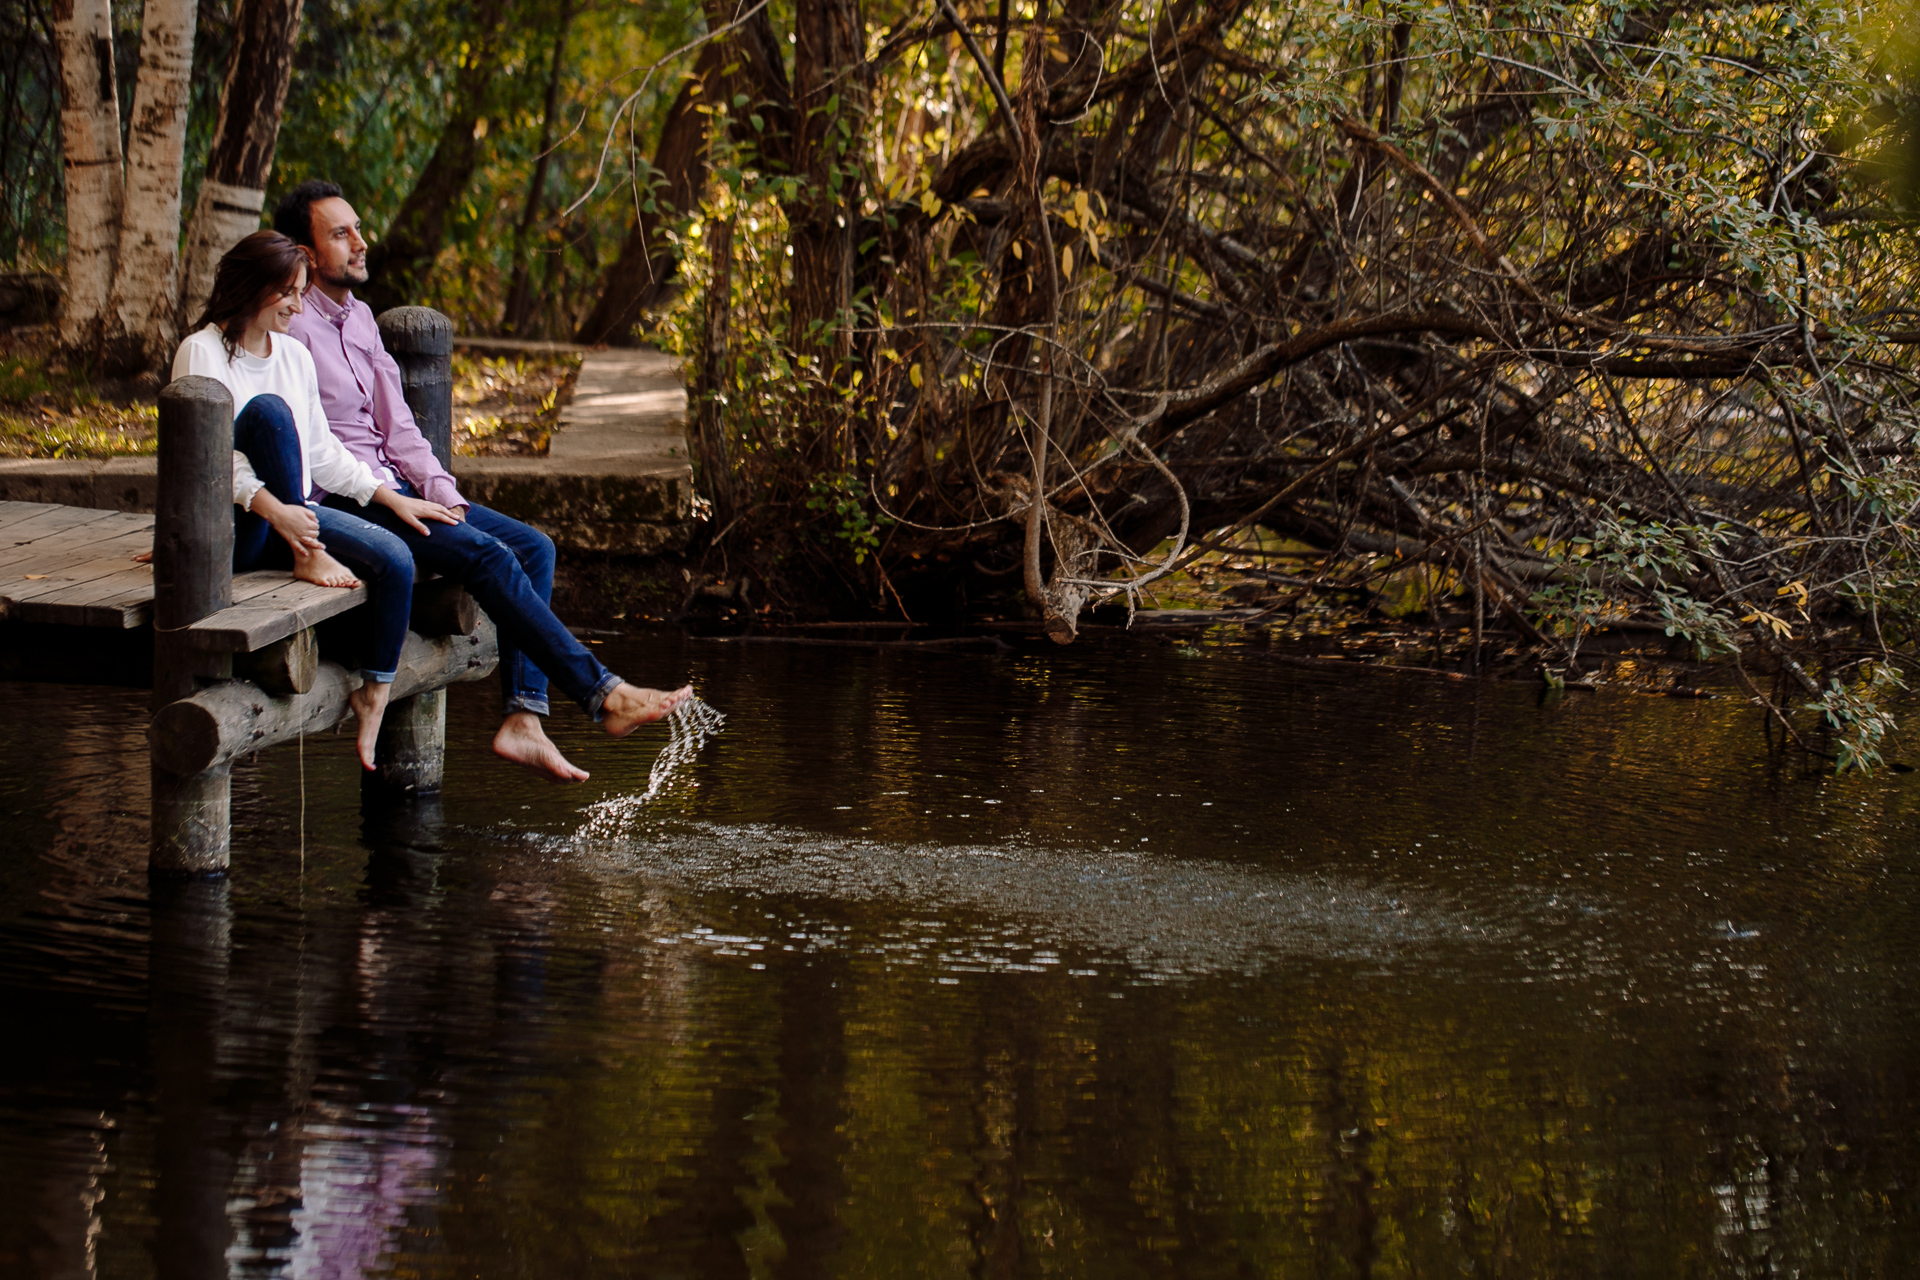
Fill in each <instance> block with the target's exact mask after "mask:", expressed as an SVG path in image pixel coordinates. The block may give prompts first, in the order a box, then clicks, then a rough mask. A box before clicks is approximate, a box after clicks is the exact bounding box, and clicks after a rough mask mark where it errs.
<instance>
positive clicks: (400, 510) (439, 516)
mask: <svg viewBox="0 0 1920 1280" xmlns="http://www.w3.org/2000/svg"><path fill="white" fill-rule="evenodd" d="M373 500H374V501H375V502H377V503H379V504H380V505H381V506H383V507H385V508H386V509H387V510H389V511H391V512H393V514H395V515H397V516H399V517H400V518H401V519H402V520H405V521H406V522H407V523H408V524H409V525H411V526H412V527H413V531H414V532H415V533H417V534H419V535H420V536H421V537H423V538H424V537H428V536H429V534H430V531H429V530H428V528H427V526H426V524H425V523H424V521H427V520H433V521H436V522H438V523H440V524H459V523H460V513H459V512H457V511H455V510H453V509H452V508H451V507H443V506H441V505H440V504H439V503H437V502H428V501H427V500H426V499H425V498H409V497H407V496H406V495H405V494H403V493H401V492H399V491H398V490H397V489H391V488H388V487H387V486H386V485H384V484H383V485H381V486H380V487H379V488H378V489H376V490H374V493H373Z"/></svg>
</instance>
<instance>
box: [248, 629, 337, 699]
mask: <svg viewBox="0 0 1920 1280" xmlns="http://www.w3.org/2000/svg"><path fill="white" fill-rule="evenodd" d="M319 673H320V638H319V636H318V634H317V633H316V632H315V631H314V629H313V628H312V627H302V628H301V629H300V630H298V631H296V632H294V633H293V634H292V635H290V636H288V637H287V638H286V639H285V640H275V641H274V642H273V643H272V644H270V645H268V646H267V647H266V648H264V649H259V650H256V651H255V652H253V653H241V654H235V655H234V659H233V674H234V678H235V679H237V680H245V681H247V682H248V683H250V684H257V685H259V686H260V687H261V688H262V689H264V690H266V691H267V692H268V693H270V694H272V695H273V696H274V697H276V698H284V697H286V696H288V695H289V694H295V693H305V692H307V691H308V690H309V689H311V688H313V681H314V677H316V676H317V675H319Z"/></svg>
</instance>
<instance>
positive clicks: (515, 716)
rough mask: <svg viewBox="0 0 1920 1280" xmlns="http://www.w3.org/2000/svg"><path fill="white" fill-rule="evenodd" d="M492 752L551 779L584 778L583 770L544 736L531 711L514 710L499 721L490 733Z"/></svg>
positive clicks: (585, 772) (585, 777)
mask: <svg viewBox="0 0 1920 1280" xmlns="http://www.w3.org/2000/svg"><path fill="white" fill-rule="evenodd" d="M493 754H495V755H497V756H499V757H500V758H501V759H502V760H511V761H513V762H514V763H515V764H523V765H525V766H526V767H527V768H529V769H531V770H533V771H534V772H535V773H544V774H545V775H547V777H549V778H551V779H553V780H554V781H555V782H585V781H586V780H587V771H586V770H585V769H582V768H579V767H577V766H576V765H574V764H573V763H572V762H571V761H569V760H568V759H567V758H566V757H565V756H563V755H561V754H560V748H558V747H556V746H554V745H553V740H552V739H551V738H549V737H547V730H546V726H544V725H542V724H541V723H540V717H539V716H537V715H535V714H533V712H531V711H515V712H514V713H512V714H511V715H509V716H508V717H507V718H506V719H505V720H502V721H501V722H500V732H498V733H496V734H494V735H493Z"/></svg>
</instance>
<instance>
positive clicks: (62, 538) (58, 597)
mask: <svg viewBox="0 0 1920 1280" xmlns="http://www.w3.org/2000/svg"><path fill="white" fill-rule="evenodd" d="M152 549H153V517H152V516H150V515H129V514H126V513H123V512H118V511H101V510H96V509H94V508H90V507H63V506H57V505H55V504H53V503H47V502H0V621H7V622H37V623H43V624H51V625H54V626H67V627H104V628H107V629H110V630H132V629H134V628H138V627H144V626H148V625H150V624H151V623H152V621H153V567H152V566H151V565H147V564H140V563H136V562H135V561H134V559H133V557H134V556H135V555H136V554H138V553H140V552H143V551H151V550H152ZM366 598H367V589H366V588H365V587H364V586H360V587H353V588H350V589H345V590H343V589H341V588H338V587H317V586H314V585H313V584H312V583H308V582H301V581H298V580H297V579H295V578H294V577H293V575H292V574H290V573H287V572H285V571H283V570H263V571H260V572H256V573H240V574H235V575H234V578H233V604H232V605H231V606H230V607H228V608H226V609H222V610H220V611H219V612H217V613H214V614H211V615H209V616H208V617H205V618H202V619H201V620H200V621H198V622H196V623H194V624H193V626H192V627H191V628H189V630H190V631H191V632H192V633H193V642H194V647H195V648H197V649H203V650H208V651H211V652H216V653H252V652H254V651H256V650H258V649H261V648H264V647H265V646H267V645H270V644H272V643H273V642H274V641H276V640H284V639H286V638H287V637H288V636H290V635H293V634H294V633H295V632H298V631H301V630H304V629H305V628H307V627H310V626H313V625H314V624H315V623H317V622H320V621H322V620H324V619H327V618H331V617H333V616H334V615H335V614H339V613H345V612H346V611H347V610H348V609H351V608H353V607H354V606H355V605H358V604H362V603H364V602H365V601H366Z"/></svg>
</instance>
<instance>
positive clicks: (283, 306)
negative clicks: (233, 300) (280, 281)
mask: <svg viewBox="0 0 1920 1280" xmlns="http://www.w3.org/2000/svg"><path fill="white" fill-rule="evenodd" d="M306 291H307V268H306V264H305V263H302V264H301V265H300V266H298V267H296V268H294V272H293V279H291V280H289V281H288V282H287V284H286V287H284V288H282V289H280V290H278V291H276V292H274V293H270V294H268V295H267V302H266V305H265V306H263V307H261V308H260V311H259V314H257V315H256V316H255V317H254V322H255V323H256V324H261V323H264V324H265V326H266V327H267V328H268V329H271V330H272V331H273V332H275V333H285V332H287V331H288V330H289V329H291V328H292V327H293V318H294V317H295V316H297V315H299V314H300V311H301V306H300V295H301V294H303V293H305V292H306Z"/></svg>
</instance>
